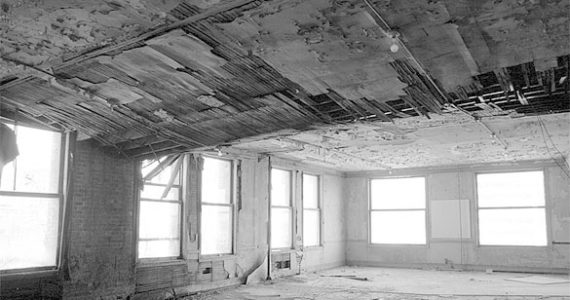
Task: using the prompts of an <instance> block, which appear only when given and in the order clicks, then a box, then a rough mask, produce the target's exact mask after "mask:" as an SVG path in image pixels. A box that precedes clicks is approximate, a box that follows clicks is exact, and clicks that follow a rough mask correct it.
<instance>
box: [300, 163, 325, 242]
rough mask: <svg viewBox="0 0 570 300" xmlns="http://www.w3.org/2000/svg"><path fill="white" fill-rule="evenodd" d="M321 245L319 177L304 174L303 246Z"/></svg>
mask: <svg viewBox="0 0 570 300" xmlns="http://www.w3.org/2000/svg"><path fill="white" fill-rule="evenodd" d="M320 244H321V207H320V192H319V176H315V175H308V174H303V245H304V246H319V245H320Z"/></svg>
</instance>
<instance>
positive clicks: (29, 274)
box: [0, 267, 59, 279]
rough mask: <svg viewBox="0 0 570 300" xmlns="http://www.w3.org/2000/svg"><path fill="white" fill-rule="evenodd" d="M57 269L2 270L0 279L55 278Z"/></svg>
mask: <svg viewBox="0 0 570 300" xmlns="http://www.w3.org/2000/svg"><path fill="white" fill-rule="evenodd" d="M58 273H59V269H57V268H55V267H53V268H41V269H40V268H35V269H15V270H2V271H0V277H2V279H7V278H19V277H26V278H44V277H52V276H57V275H58Z"/></svg>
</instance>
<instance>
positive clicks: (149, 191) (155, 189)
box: [141, 184, 180, 201]
mask: <svg viewBox="0 0 570 300" xmlns="http://www.w3.org/2000/svg"><path fill="white" fill-rule="evenodd" d="M165 190H166V186H161V185H149V184H145V185H144V186H143V190H142V191H141V198H145V199H153V200H175V201H179V200H180V188H177V187H174V186H173V187H171V188H170V191H168V194H167V195H166V197H164V198H161V197H162V194H163V193H164V191H165Z"/></svg>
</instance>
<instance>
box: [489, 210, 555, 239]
mask: <svg viewBox="0 0 570 300" xmlns="http://www.w3.org/2000/svg"><path fill="white" fill-rule="evenodd" d="M479 242H480V244H481V245H513V246H546V244H547V241H546V214H545V210H544V208H519V209H481V210H479Z"/></svg>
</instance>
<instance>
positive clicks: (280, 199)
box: [271, 169, 293, 249]
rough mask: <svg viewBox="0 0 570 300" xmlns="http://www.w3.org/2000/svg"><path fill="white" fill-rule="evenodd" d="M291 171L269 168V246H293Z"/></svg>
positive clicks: (274, 247) (277, 247) (276, 247)
mask: <svg viewBox="0 0 570 300" xmlns="http://www.w3.org/2000/svg"><path fill="white" fill-rule="evenodd" d="M291 175H292V174H291V171H285V170H280V169H271V248H273V249H279V248H288V249H290V248H291V247H292V246H293V234H292V232H293V206H292V201H291V195H292V193H291V191H292V185H291V179H292V176H291Z"/></svg>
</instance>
